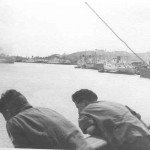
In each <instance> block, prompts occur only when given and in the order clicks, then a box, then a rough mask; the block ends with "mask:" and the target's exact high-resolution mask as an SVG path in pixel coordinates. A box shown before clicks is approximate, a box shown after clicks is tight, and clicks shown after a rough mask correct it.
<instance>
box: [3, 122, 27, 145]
mask: <svg viewBox="0 0 150 150" xmlns="http://www.w3.org/2000/svg"><path fill="white" fill-rule="evenodd" d="M6 129H7V132H8V135H9V137H10V139H11V141H12V143H13V145H14V147H15V148H29V147H30V144H29V142H28V141H27V139H26V138H25V136H24V133H23V131H22V130H21V129H20V128H19V126H17V125H15V124H13V123H7V124H6Z"/></svg>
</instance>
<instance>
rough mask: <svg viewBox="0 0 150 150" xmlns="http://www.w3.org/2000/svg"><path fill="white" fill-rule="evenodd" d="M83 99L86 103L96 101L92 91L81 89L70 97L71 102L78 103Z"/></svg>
mask: <svg viewBox="0 0 150 150" xmlns="http://www.w3.org/2000/svg"><path fill="white" fill-rule="evenodd" d="M83 99H84V100H87V101H97V99H98V97H97V95H96V94H95V93H94V92H93V91H91V90H88V89H81V90H79V91H76V92H75V93H74V94H73V95H72V100H73V102H77V103H78V102H80V101H82V100H83Z"/></svg>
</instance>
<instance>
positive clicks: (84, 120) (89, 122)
mask: <svg viewBox="0 0 150 150" xmlns="http://www.w3.org/2000/svg"><path fill="white" fill-rule="evenodd" d="M79 127H80V128H81V130H82V131H83V133H84V134H90V135H94V134H95V130H96V126H95V124H94V120H93V119H92V118H90V117H88V116H85V115H80V117H79Z"/></svg>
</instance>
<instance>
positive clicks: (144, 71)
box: [139, 68, 150, 79]
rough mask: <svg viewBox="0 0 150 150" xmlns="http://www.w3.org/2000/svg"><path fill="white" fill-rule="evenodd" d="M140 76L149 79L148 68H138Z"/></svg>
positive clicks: (149, 70)
mask: <svg viewBox="0 0 150 150" xmlns="http://www.w3.org/2000/svg"><path fill="white" fill-rule="evenodd" d="M139 72H140V77H142V78H148V79H150V69H149V68H140V69H139Z"/></svg>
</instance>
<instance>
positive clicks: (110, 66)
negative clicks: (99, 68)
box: [104, 64, 117, 73]
mask: <svg viewBox="0 0 150 150" xmlns="http://www.w3.org/2000/svg"><path fill="white" fill-rule="evenodd" d="M104 72H108V73H117V67H116V65H113V64H106V65H104Z"/></svg>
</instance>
